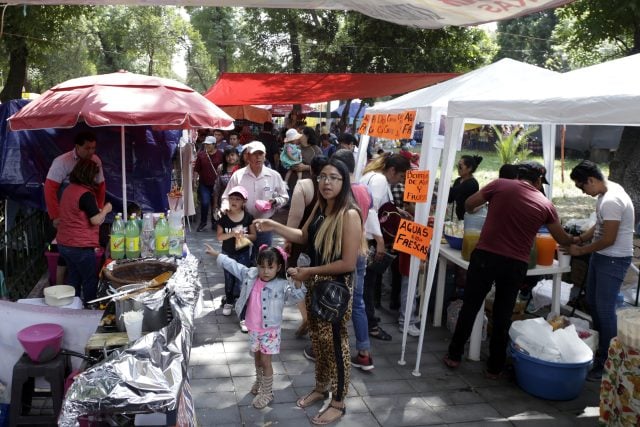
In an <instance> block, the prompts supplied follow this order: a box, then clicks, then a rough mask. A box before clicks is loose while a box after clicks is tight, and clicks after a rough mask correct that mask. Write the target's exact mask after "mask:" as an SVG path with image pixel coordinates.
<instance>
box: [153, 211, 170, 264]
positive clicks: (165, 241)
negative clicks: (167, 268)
mask: <svg viewBox="0 0 640 427" xmlns="http://www.w3.org/2000/svg"><path fill="white" fill-rule="evenodd" d="M155 239H156V250H155V255H156V256H165V255H169V224H167V220H166V218H165V217H164V214H163V213H161V214H160V218H159V219H158V222H157V224H156V229H155Z"/></svg>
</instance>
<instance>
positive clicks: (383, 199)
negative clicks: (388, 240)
mask: <svg viewBox="0 0 640 427" xmlns="http://www.w3.org/2000/svg"><path fill="white" fill-rule="evenodd" d="M360 184H364V185H366V186H367V187H369V191H371V197H372V199H373V203H372V205H373V206H372V207H371V209H369V216H368V217H367V222H366V223H365V224H364V230H365V234H366V237H367V239H372V238H373V236H382V230H381V229H380V222H378V209H379V208H380V206H382V205H384V204H385V203H387V202H392V201H393V198H392V196H391V190H390V189H389V182H388V181H387V177H385V176H384V175H383V174H381V173H380V172H367V173H366V174H364V175H363V176H362V178H360Z"/></svg>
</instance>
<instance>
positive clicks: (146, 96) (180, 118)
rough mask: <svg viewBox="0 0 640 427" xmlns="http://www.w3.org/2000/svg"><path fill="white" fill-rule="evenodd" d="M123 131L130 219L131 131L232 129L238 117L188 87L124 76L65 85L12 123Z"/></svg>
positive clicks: (21, 126) (20, 126)
mask: <svg viewBox="0 0 640 427" xmlns="http://www.w3.org/2000/svg"><path fill="white" fill-rule="evenodd" d="M78 121H84V122H85V123H86V124H87V125H89V126H93V127H98V126H120V127H121V149H122V199H123V205H124V206H123V208H124V210H125V215H126V205H127V192H126V173H125V158H124V152H125V151H124V127H125V126H144V125H146V126H156V127H160V128H164V129H196V128H220V129H232V128H233V118H232V117H230V116H229V115H228V114H227V113H225V112H224V111H222V110H221V109H220V108H218V107H217V106H216V105H215V104H214V103H213V102H211V101H209V100H208V99H206V98H205V97H204V96H202V95H200V94H199V93H198V92H196V91H194V90H193V89H191V88H190V87H189V86H186V85H184V84H182V83H179V82H176V81H174V80H169V79H164V78H161V77H154V76H144V75H141V74H134V73H129V72H126V71H119V72H117V73H111V74H101V75H96V76H87V77H80V78H77V79H72V80H68V81H66V82H64V83H60V84H59V85H56V86H54V87H52V88H51V89H49V90H48V91H46V92H45V93H44V94H42V96H40V97H39V98H38V99H36V100H34V101H31V102H30V103H29V104H27V105H26V106H25V107H24V108H22V109H21V110H20V111H18V112H17V113H16V114H14V115H13V116H11V117H10V118H9V127H10V128H11V130H26V129H47V128H71V127H73V126H75V125H76V124H77V123H78Z"/></svg>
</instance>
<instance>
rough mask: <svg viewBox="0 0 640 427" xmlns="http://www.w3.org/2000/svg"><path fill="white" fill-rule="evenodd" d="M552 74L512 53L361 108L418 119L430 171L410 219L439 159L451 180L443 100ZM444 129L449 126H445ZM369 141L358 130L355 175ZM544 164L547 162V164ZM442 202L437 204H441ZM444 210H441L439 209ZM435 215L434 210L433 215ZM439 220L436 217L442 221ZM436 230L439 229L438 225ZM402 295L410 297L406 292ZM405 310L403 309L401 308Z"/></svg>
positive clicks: (435, 245) (424, 207)
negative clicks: (404, 113) (445, 152)
mask: <svg viewBox="0 0 640 427" xmlns="http://www.w3.org/2000/svg"><path fill="white" fill-rule="evenodd" d="M557 78H558V73H555V72H553V71H549V70H545V69H543V68H539V67H536V66H533V65H528V64H524V63H521V62H518V61H515V60H512V59H502V60H500V61H497V62H495V63H494V64H491V65H488V66H486V67H482V68H479V69H477V70H474V71H471V72H469V73H466V74H463V75H461V76H459V77H456V78H454V79H451V80H448V81H446V82H443V83H439V84H437V85H434V86H430V87H427V88H424V89H420V90H417V91H414V92H411V93H408V94H406V95H403V96H400V97H398V98H396V99H393V100H391V101H388V102H385V103H381V104H377V105H375V106H373V107H371V108H369V109H368V110H367V112H368V113H370V114H389V113H398V112H402V111H407V110H415V111H416V119H415V121H416V123H423V124H424V133H423V135H424V136H423V142H422V152H421V156H420V165H419V169H420V170H425V169H426V170H428V171H429V173H430V179H429V188H428V191H427V201H426V203H418V204H417V205H416V215H415V221H416V222H418V223H420V224H426V223H427V216H428V213H429V206H430V205H431V199H432V194H433V188H434V183H435V178H436V174H437V171H438V165H439V164H442V172H441V176H440V182H442V183H449V182H451V171H452V170H453V165H454V161H455V159H454V158H446V159H442V163H441V162H440V161H441V157H442V152H443V149H444V148H445V147H446V148H449V149H450V150H451V152H452V153H454V154H455V152H456V151H458V150H459V149H460V145H461V142H462V138H461V136H460V138H459V139H458V140H455V141H448V143H447V144H445V134H444V129H443V128H442V126H441V123H442V122H443V121H444V120H445V117H446V116H447V114H448V111H447V108H448V103H449V100H451V99H455V98H457V97H461V96H464V95H470V94H475V95H476V96H478V97H480V98H483V99H487V98H490V97H491V96H492V94H493V92H494V91H495V90H496V87H500V88H503V89H504V90H505V91H513V92H517V91H518V90H519V88H520V87H521V86H522V82H523V81H527V82H528V84H530V85H533V86H536V87H541V86H545V85H548V84H550V82H551V81H553V80H555V79H557ZM447 131H449V129H447ZM548 131H549V132H548V133H545V134H544V137H545V138H544V141H545V142H544V154H545V164H547V165H549V164H553V158H552V156H553V149H552V147H553V141H555V139H554V136H553V134H552V131H553V129H548ZM368 142H369V136H368V134H364V135H363V136H362V139H361V141H360V150H359V158H358V164H357V167H356V176H359V174H360V173H361V171H362V169H363V168H364V165H365V163H366V151H367V150H366V148H367V145H368ZM547 169H548V170H553V168H549V167H547ZM548 178H549V180H550V182H552V181H553V179H552V177H551V176H549V177H548ZM448 192H449V185H441V186H440V187H439V192H438V209H440V208H443V209H446V201H447V197H448ZM551 193H552V189H551V188H547V192H546V194H548V195H549V197H550V195H551ZM441 204H442V206H441ZM442 213H443V215H444V212H442ZM437 218H438V216H437V215H436V220H437ZM442 221H444V216H443V217H442ZM442 224H443V222H441V223H440V227H442ZM440 230H441V229H440ZM441 237H442V234H441V232H440V234H435V235H434V238H433V239H432V244H431V257H430V260H429V269H428V272H427V285H426V292H425V298H426V300H427V301H428V300H429V297H430V294H431V286H432V285H431V284H432V282H433V278H434V274H435V267H436V264H437V262H438V251H439V250H440V238H441ZM418 266H419V260H418V259H417V258H416V257H412V259H411V271H410V275H409V295H413V294H415V292H416V282H417V277H418ZM408 301H412V298H409V299H408ZM427 307H428V304H425V305H424V309H423V313H422V318H423V319H426V315H427V313H426V310H427ZM411 309H412V307H410V304H407V307H406V310H407V313H408V312H409V311H410V310H411ZM405 316H407V314H406V313H405ZM425 328H426V322H422V324H421V335H420V340H419V343H418V351H417V353H418V355H417V361H416V367H415V371H414V374H415V375H419V374H420V372H419V365H420V357H421V356H420V355H421V353H422V345H423V342H424V331H425ZM406 339H407V337H406V334H403V343H402V349H403V350H402V356H401V360H400V362H401V363H403V362H404V348H405V345H406Z"/></svg>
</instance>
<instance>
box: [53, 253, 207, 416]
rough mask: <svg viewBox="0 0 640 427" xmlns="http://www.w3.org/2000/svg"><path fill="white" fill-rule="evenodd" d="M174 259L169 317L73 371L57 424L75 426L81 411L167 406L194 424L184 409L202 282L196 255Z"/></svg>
mask: <svg viewBox="0 0 640 427" xmlns="http://www.w3.org/2000/svg"><path fill="white" fill-rule="evenodd" d="M177 263H178V269H177V271H176V272H175V274H174V275H173V276H172V277H171V279H170V280H169V282H168V283H167V285H166V288H167V289H166V290H167V292H168V293H169V302H170V305H171V310H172V312H173V319H172V320H171V322H170V323H169V324H168V325H167V326H165V327H164V328H162V329H160V330H158V331H155V332H150V333H148V334H146V335H143V336H142V337H141V338H140V339H138V340H136V341H135V342H133V343H131V344H130V345H129V346H128V347H124V348H122V349H119V350H116V351H114V352H112V353H111V354H110V355H109V357H108V358H106V359H105V360H103V361H102V362H100V363H98V364H96V365H94V366H92V367H90V368H89V369H87V370H86V371H84V372H82V373H81V374H79V375H78V376H76V377H75V380H74V382H73V384H72V385H71V387H70V388H69V390H68V392H67V395H66V397H65V400H64V402H63V406H62V411H61V413H60V417H59V419H58V425H60V426H69V427H71V426H77V425H79V422H78V417H79V416H81V415H96V414H125V413H129V414H136V413H148V412H164V413H167V412H169V411H177V413H178V417H181V418H182V419H185V418H186V419H188V418H191V420H192V421H191V423H193V424H195V416H193V417H189V416H186V417H185V416H184V411H185V410H187V411H188V410H189V408H191V410H192V409H193V402H192V401H191V393H190V392H189V386H188V381H189V379H188V365H189V355H190V352H191V343H192V339H193V334H194V319H195V316H196V311H197V310H198V307H199V304H200V298H201V285H200V283H199V280H198V259H197V258H195V257H194V256H193V255H187V257H186V258H183V259H180V260H177ZM187 425H188V424H187Z"/></svg>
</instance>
